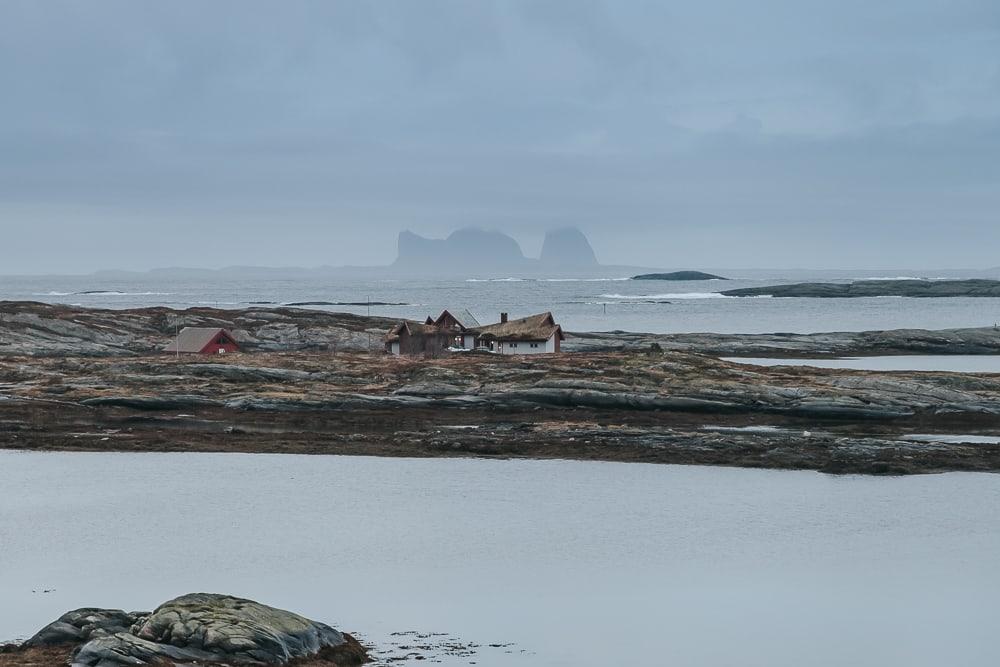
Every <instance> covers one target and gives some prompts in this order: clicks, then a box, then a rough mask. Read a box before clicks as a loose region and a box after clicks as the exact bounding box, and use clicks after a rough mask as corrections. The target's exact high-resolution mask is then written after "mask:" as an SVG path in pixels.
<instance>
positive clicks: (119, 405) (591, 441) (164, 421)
mask: <svg viewBox="0 0 1000 667" xmlns="http://www.w3.org/2000/svg"><path fill="white" fill-rule="evenodd" d="M761 424H764V425H770V426H773V427H776V429H777V430H775V429H771V430H764V431H759V432H758V431H745V432H744V431H740V430H728V431H706V430H704V429H703V427H705V426H713V427H714V426H720V427H721V426H725V427H732V428H736V429H738V428H742V427H744V426H750V427H753V426H758V425H761ZM778 427H780V428H778ZM806 432H809V433H810V434H811V435H809V436H803V435H802V434H803V433H806ZM913 433H917V434H921V433H923V434H926V433H945V434H947V433H966V434H969V433H978V434H982V435H994V434H1000V375H990V374H970V373H938V372H893V373H884V372H882V373H880V372H869V371H856V370H839V369H818V368H810V367H792V366H785V367H754V366H747V365H743V364H735V363H727V362H725V361H721V360H718V359H714V358H711V357H706V356H701V355H695V354H689V353H686V352H679V351H669V350H668V351H662V350H661V351H659V352H651V351H648V350H645V351H642V352H634V351H617V352H591V353H588V354H563V355H552V356H549V355H538V356H533V357H497V356H493V355H484V356H479V355H467V354H465V355H453V356H448V357H442V358H438V359H417V358H401V357H394V356H391V355H368V354H348V353H337V354H332V353H326V352H323V353H320V352H313V353H307V352H289V353H266V352H261V353H256V354H245V355H227V356H225V357H221V358H218V357H213V358H212V359H208V360H206V359H203V358H189V359H185V358H181V359H180V360H177V359H175V358H174V357H172V356H170V355H156V356H149V357H131V358H124V359H123V358H119V357H33V358H0V434H2V436H3V437H0V447H9V448H18V449H35V450H51V449H63V450H88V451H94V450H96V451H108V450H123V451H257V452H295V453H327V454H375V455H390V456H523V457H536V458H552V457H558V458H583V459H599V460H618V461H647V462H663V463H705V464H721V465H738V466H754V467H771V468H809V469H813V470H825V471H834V472H861V473H884V472H930V471H940V470H1000V445H991V444H975V445H969V444H963V443H927V442H918V443H914V442H908V441H905V440H903V436H905V435H907V434H913Z"/></svg>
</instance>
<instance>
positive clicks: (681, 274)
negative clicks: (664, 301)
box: [632, 271, 729, 280]
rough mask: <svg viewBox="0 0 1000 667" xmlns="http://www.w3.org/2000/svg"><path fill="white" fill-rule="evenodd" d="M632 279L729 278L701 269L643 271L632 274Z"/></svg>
mask: <svg viewBox="0 0 1000 667" xmlns="http://www.w3.org/2000/svg"><path fill="white" fill-rule="evenodd" d="M632 280H729V278H723V277H722V276H716V275H713V274H711V273H703V272H702V271H671V272H669V273H643V274H640V275H638V276H632Z"/></svg>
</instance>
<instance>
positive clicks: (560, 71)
mask: <svg viewBox="0 0 1000 667" xmlns="http://www.w3.org/2000/svg"><path fill="white" fill-rule="evenodd" d="M0 94H2V96H3V102H4V103H3V105H2V106H0V230H2V232H3V237H4V243H3V244H0V263H2V265H3V269H4V270H3V271H2V272H3V273H10V272H16V271H34V270H52V271H55V270H62V269H68V270H69V269H71V270H91V269H96V268H102V267H109V266H122V267H128V268H142V267H148V266H154V265H162V264H203V265H208V266H217V265H225V264H248V263H261V264H286V265H287V264H303V265H315V264H324V263H328V264H336V263H342V262H344V263H346V262H352V263H356V262H358V261H364V262H373V263H374V262H388V261H390V260H391V259H392V253H393V241H392V240H393V238H394V235H395V233H396V232H397V231H398V230H400V229H404V228H411V229H414V230H415V231H418V232H421V233H426V234H432V235H433V234H439V235H443V234H446V233H447V232H448V231H450V230H451V229H452V228H454V227H456V226H462V225H467V224H476V225H482V226H486V227H502V228H503V229H504V230H505V231H510V232H512V233H514V234H515V235H520V238H521V239H522V240H523V241H524V245H525V246H526V247H531V246H532V244H533V243H537V241H538V238H539V237H540V233H541V230H542V229H544V227H546V226H562V225H566V224H577V225H579V226H581V227H582V228H583V229H584V230H585V231H586V232H587V233H588V234H589V235H590V236H591V237H592V239H593V240H594V242H595V245H596V246H597V247H598V251H599V253H600V255H601V257H602V258H603V259H606V260H607V261H610V262H617V263H641V264H651V265H664V266H673V265H677V264H679V263H684V264H690V263H691V262H696V263H698V264H703V265H705V266H709V265H712V266H727V265H728V266H734V267H739V266H765V265H776V266H791V265H796V266H803V265H816V266H820V265H822V266H842V267H852V266H888V265H900V266H901V265H915V264H916V265H920V264H923V265H953V266H960V265H969V266H978V265H989V264H997V263H1000V262H998V261H997V260H996V259H995V258H993V257H992V253H991V252H990V250H989V247H990V246H991V245H992V246H995V245H996V242H997V241H1000V231H998V228H1000V225H998V224H996V223H997V222H998V221H997V220H996V216H995V213H994V212H995V211H997V210H1000V167H998V165H1000V159H998V157H1000V130H998V128H1000V9H998V8H997V6H996V4H995V3H992V2H985V1H984V2H973V1H971V0H965V1H959V2H955V1H951V2H944V1H943V0H914V1H906V2H904V1H902V0H897V1H893V2H883V3H870V2H860V1H859V0H847V1H845V2H840V3H829V2H819V1H797V2H792V1H790V0H787V1H786V0H774V1H773V2H769V3H767V4H766V6H762V5H759V4H754V3H744V2H737V1H736V0H729V1H718V2H708V3H690V4H686V5H682V4H678V3H670V4H664V3H658V2H646V1H643V0H635V1H633V2H602V1H598V0H586V1H580V2H569V1H568V0H567V1H562V2H557V1H543V2H537V1H533V2H527V1H525V2H506V1H504V2H501V1H499V0H498V1H495V2H485V1H484V2H476V3H469V2H463V1H460V0H450V1H443V0H442V1H439V0H428V1H426V2H420V3H413V2H380V3H356V2H346V1H345V2H288V3H281V5H280V6H279V5H272V4H268V3H259V2H216V3H200V2H175V3H152V2H148V3H147V2H134V1H131V0H129V1H117V0H103V1H101V2H70V1H59V0H55V1H53V2H47V3H37V2H31V1H17V0H14V1H9V2H6V3H4V4H3V5H2V6H0ZM206 226H207V227H208V228H210V229H212V230H214V231H216V232H217V233H218V235H219V236H229V237H235V238H233V240H231V241H230V242H227V243H226V244H225V245H224V246H219V247H200V246H195V245H193V244H191V243H189V242H184V241H182V240H180V239H178V238H173V239H167V240H159V241H158V242H157V243H156V244H150V242H149V241H150V239H152V238H159V235H160V231H159V230H161V229H163V228H164V227H166V228H171V229H174V230H188V231H189V233H195V230H197V229H199V228H204V227H206ZM970 236H976V237H977V239H978V240H977V242H974V243H973V242H970V240H969V238H970ZM859 239H860V240H859ZM865 239H869V240H877V241H879V243H880V245H877V246H876V245H874V244H872V243H866V242H865ZM890 239H891V240H893V242H892V243H888V242H886V243H882V241H888V240H890ZM81 249H86V252H85V253H83V252H81Z"/></svg>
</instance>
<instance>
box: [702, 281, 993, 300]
mask: <svg viewBox="0 0 1000 667" xmlns="http://www.w3.org/2000/svg"><path fill="white" fill-rule="evenodd" d="M722 294H723V295H724V296H743V297H747V296H774V297H803V298H810V299H824V298H831V299H832V298H836V299H846V298H859V297H873V296H904V297H924V298H931V297H962V296H965V297H994V298H996V297H1000V280H984V279H972V280H857V281H855V282H851V283H794V284H791V285H772V286H770V287H743V288H740V289H732V290H726V291H724V292H722Z"/></svg>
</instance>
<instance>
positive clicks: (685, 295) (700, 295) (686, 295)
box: [599, 292, 738, 300]
mask: <svg viewBox="0 0 1000 667" xmlns="http://www.w3.org/2000/svg"><path fill="white" fill-rule="evenodd" d="M599 296H600V297H601V298H602V299H624V300H639V299H644V300H649V299H736V298H738V297H734V296H733V297H730V296H725V295H724V294H719V293H718V292H680V293H675V294H600V295H599Z"/></svg>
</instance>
